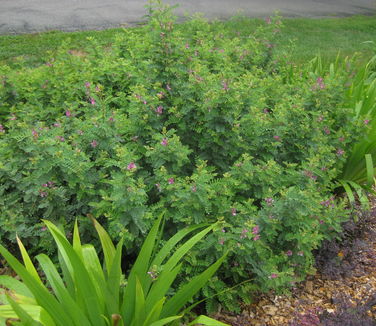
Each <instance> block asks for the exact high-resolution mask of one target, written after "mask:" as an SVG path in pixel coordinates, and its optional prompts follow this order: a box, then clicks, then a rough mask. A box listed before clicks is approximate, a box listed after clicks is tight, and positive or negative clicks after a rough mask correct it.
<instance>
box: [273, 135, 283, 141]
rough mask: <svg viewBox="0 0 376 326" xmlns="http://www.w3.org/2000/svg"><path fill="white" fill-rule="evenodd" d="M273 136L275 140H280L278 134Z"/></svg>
mask: <svg viewBox="0 0 376 326" xmlns="http://www.w3.org/2000/svg"><path fill="white" fill-rule="evenodd" d="M273 138H274V139H275V140H276V141H280V140H281V137H279V136H273Z"/></svg>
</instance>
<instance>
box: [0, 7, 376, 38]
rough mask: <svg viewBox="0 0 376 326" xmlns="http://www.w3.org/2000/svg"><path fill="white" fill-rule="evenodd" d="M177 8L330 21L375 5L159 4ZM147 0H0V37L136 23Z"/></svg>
mask: <svg viewBox="0 0 376 326" xmlns="http://www.w3.org/2000/svg"><path fill="white" fill-rule="evenodd" d="M165 2H168V3H171V4H175V3H180V8H179V9H178V10H177V13H178V14H183V13H184V12H186V11H188V12H202V13H204V14H205V15H206V16H207V17H209V18H215V17H216V18H226V17H229V16H231V15H234V14H236V13H237V11H239V10H242V11H243V13H244V14H246V15H249V16H253V17H263V16H264V17H265V16H267V15H270V14H273V12H275V11H276V10H279V11H280V13H281V14H283V15H285V16H293V17H296V16H298V17H333V16H347V15H353V14H375V13H376V1H375V0H179V1H174V0H169V1H168V0H165ZM146 3H147V0H0V34H11V33H30V32H39V31H46V30H56V29H58V30H64V31H73V30H80V29H102V28H107V27H116V26H119V25H120V24H122V23H128V24H133V23H136V22H139V21H140V20H142V16H143V15H144V14H145V13H146V10H145V8H144V6H145V4H146Z"/></svg>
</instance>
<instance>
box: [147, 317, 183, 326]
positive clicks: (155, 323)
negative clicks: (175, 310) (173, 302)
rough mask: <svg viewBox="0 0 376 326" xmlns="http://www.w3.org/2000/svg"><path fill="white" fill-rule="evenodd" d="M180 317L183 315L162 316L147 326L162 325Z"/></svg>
mask: <svg viewBox="0 0 376 326" xmlns="http://www.w3.org/2000/svg"><path fill="white" fill-rule="evenodd" d="M182 317H183V316H172V317H167V318H163V319H160V320H158V321H156V322H154V323H152V324H150V325H149V326H163V325H166V324H168V323H171V322H172V321H174V320H177V319H180V318H182Z"/></svg>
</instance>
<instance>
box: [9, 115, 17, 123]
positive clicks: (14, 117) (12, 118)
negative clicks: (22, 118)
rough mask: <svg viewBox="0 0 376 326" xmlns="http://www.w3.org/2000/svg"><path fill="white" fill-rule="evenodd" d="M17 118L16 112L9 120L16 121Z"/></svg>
mask: <svg viewBox="0 0 376 326" xmlns="http://www.w3.org/2000/svg"><path fill="white" fill-rule="evenodd" d="M16 119H17V117H16V116H15V115H14V114H11V116H10V118H9V120H11V121H14V120H16Z"/></svg>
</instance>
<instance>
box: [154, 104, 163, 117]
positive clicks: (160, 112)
mask: <svg viewBox="0 0 376 326" xmlns="http://www.w3.org/2000/svg"><path fill="white" fill-rule="evenodd" d="M155 112H156V113H157V114H158V115H161V114H162V113H163V106H161V105H160V106H158V107H157V108H156V109H155Z"/></svg>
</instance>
